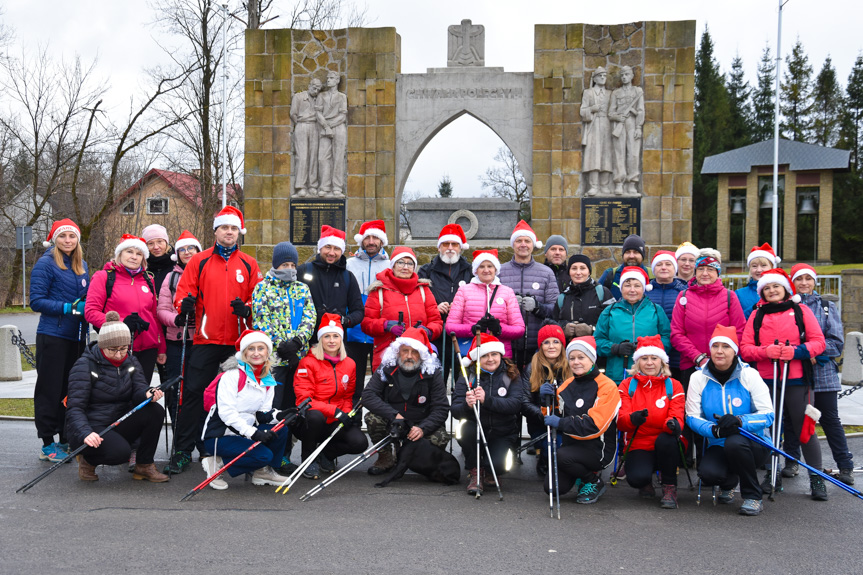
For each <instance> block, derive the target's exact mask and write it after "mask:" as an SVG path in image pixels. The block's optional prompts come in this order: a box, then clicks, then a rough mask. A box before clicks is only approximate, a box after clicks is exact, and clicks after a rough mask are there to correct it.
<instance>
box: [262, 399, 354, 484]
mask: <svg viewBox="0 0 863 575" xmlns="http://www.w3.org/2000/svg"><path fill="white" fill-rule="evenodd" d="M362 408H363V400H362V398H360V400H359V401H358V402H357V404H356V406H354V408H353V409H351V411H350V413H348V417H353V416H354V415H356V413H357V411H359V410H361V409H362ZM344 426H345V424H344V423H341V422H339V424H338V426H336V428H335V429H333V432H332V433H331V434H330V436H329V437H327V438H326V440H324V442H323V443H321V444H320V445H319V446H318V447H317V449H315V450H314V451H313V452H312V454H311V455H309V456H308V457H306V460H305V461H303V462H302V463H300V466H299V467H297V468H296V469H295V470H294V472H293V473H291V475H290V477H288V478H287V479H285V481H284V483H282V484H281V485H279V486H278V487H276V493H278V492H279V490H280V489H282V488H284V491H283V492H282V494H283V495H287V494H288V491H290V489H291V487H293V486H294V483H296V482H297V480H298V479H299V478H300V475H301V474H302V473H303V471H305V470H306V468H308V466H309V465H311V464H312V462H313V461H314V460H315V459H316V458H317V457H318V455H320V454H321V452H322V451H323V450H324V448H326V446H327V444H328V443H329V442H330V441H332V439H333V438H334V437H335V436H336V435H337V434H338V433H339V431H341V430H342V428H343V427H344Z"/></svg>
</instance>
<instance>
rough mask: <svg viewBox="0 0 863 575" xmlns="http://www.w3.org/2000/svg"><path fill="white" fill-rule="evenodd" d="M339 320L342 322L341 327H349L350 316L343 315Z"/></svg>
mask: <svg viewBox="0 0 863 575" xmlns="http://www.w3.org/2000/svg"><path fill="white" fill-rule="evenodd" d="M339 321H340V322H342V328H343V329H348V328H349V327H351V318H349V317H348V316H346V315H343V316H342V317H341V319H340V320H339Z"/></svg>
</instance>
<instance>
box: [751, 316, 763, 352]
mask: <svg viewBox="0 0 863 575" xmlns="http://www.w3.org/2000/svg"><path fill="white" fill-rule="evenodd" d="M763 321H764V308H763V307H756V308H755V319H754V320H752V336H753V338H754V341H755V345H761V323H762V322H763Z"/></svg>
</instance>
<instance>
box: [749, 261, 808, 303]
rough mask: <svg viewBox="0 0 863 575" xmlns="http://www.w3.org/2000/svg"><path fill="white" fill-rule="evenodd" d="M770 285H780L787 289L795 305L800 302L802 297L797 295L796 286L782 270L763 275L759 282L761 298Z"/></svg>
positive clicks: (777, 269) (773, 270) (770, 271)
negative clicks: (766, 287) (762, 292)
mask: <svg viewBox="0 0 863 575" xmlns="http://www.w3.org/2000/svg"><path fill="white" fill-rule="evenodd" d="M768 284H779V285H781V286H782V287H784V288H785V292H786V293H787V294H788V295H789V296H790V297H791V300H792V301H794V302H795V303H799V302H800V296H799V295H797V290H795V289H794V284H793V283H791V278H790V277H788V274H787V273H786V272H785V270H784V269H782V268H773V269H772V270H767V271H766V272H764V273H763V274H761V279H759V280H758V286H757V289H758V296H759V297H761V291H762V290H763V289H764V286H766V285H768Z"/></svg>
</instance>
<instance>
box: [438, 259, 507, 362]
mask: <svg viewBox="0 0 863 575" xmlns="http://www.w3.org/2000/svg"><path fill="white" fill-rule="evenodd" d="M472 267H473V275H474V277H473V279H472V280H471V281H470V283H469V284H465V285H463V286H461V287H460V288H458V291H457V292H456V294H455V298H454V299H453V301H452V305H451V306H450V310H449V315H448V316H447V320H446V332H447V333H448V334H449V333H455V335H456V337H460V338H465V337H471V336H472V335H473V329H474V326H477V327H479V330H480V331H483V332H484V331H488V332H490V333H491V334H492V335H494V336H495V337H497V338H498V339H500V341H502V342H503V347H504V356H505V357H512V345H511V344H510V342H511V341H512V340H514V339H517V338H519V337H523V336H524V320H523V319H522V317H521V311H520V310H519V307H518V301H517V300H516V299H515V292H514V291H512V289H511V288H508V287H506V286H505V285H501V283H500V280H499V279H498V277H497V273H498V272H499V271H500V260H498V259H497V250H478V251H475V252H473V264H472Z"/></svg>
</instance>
